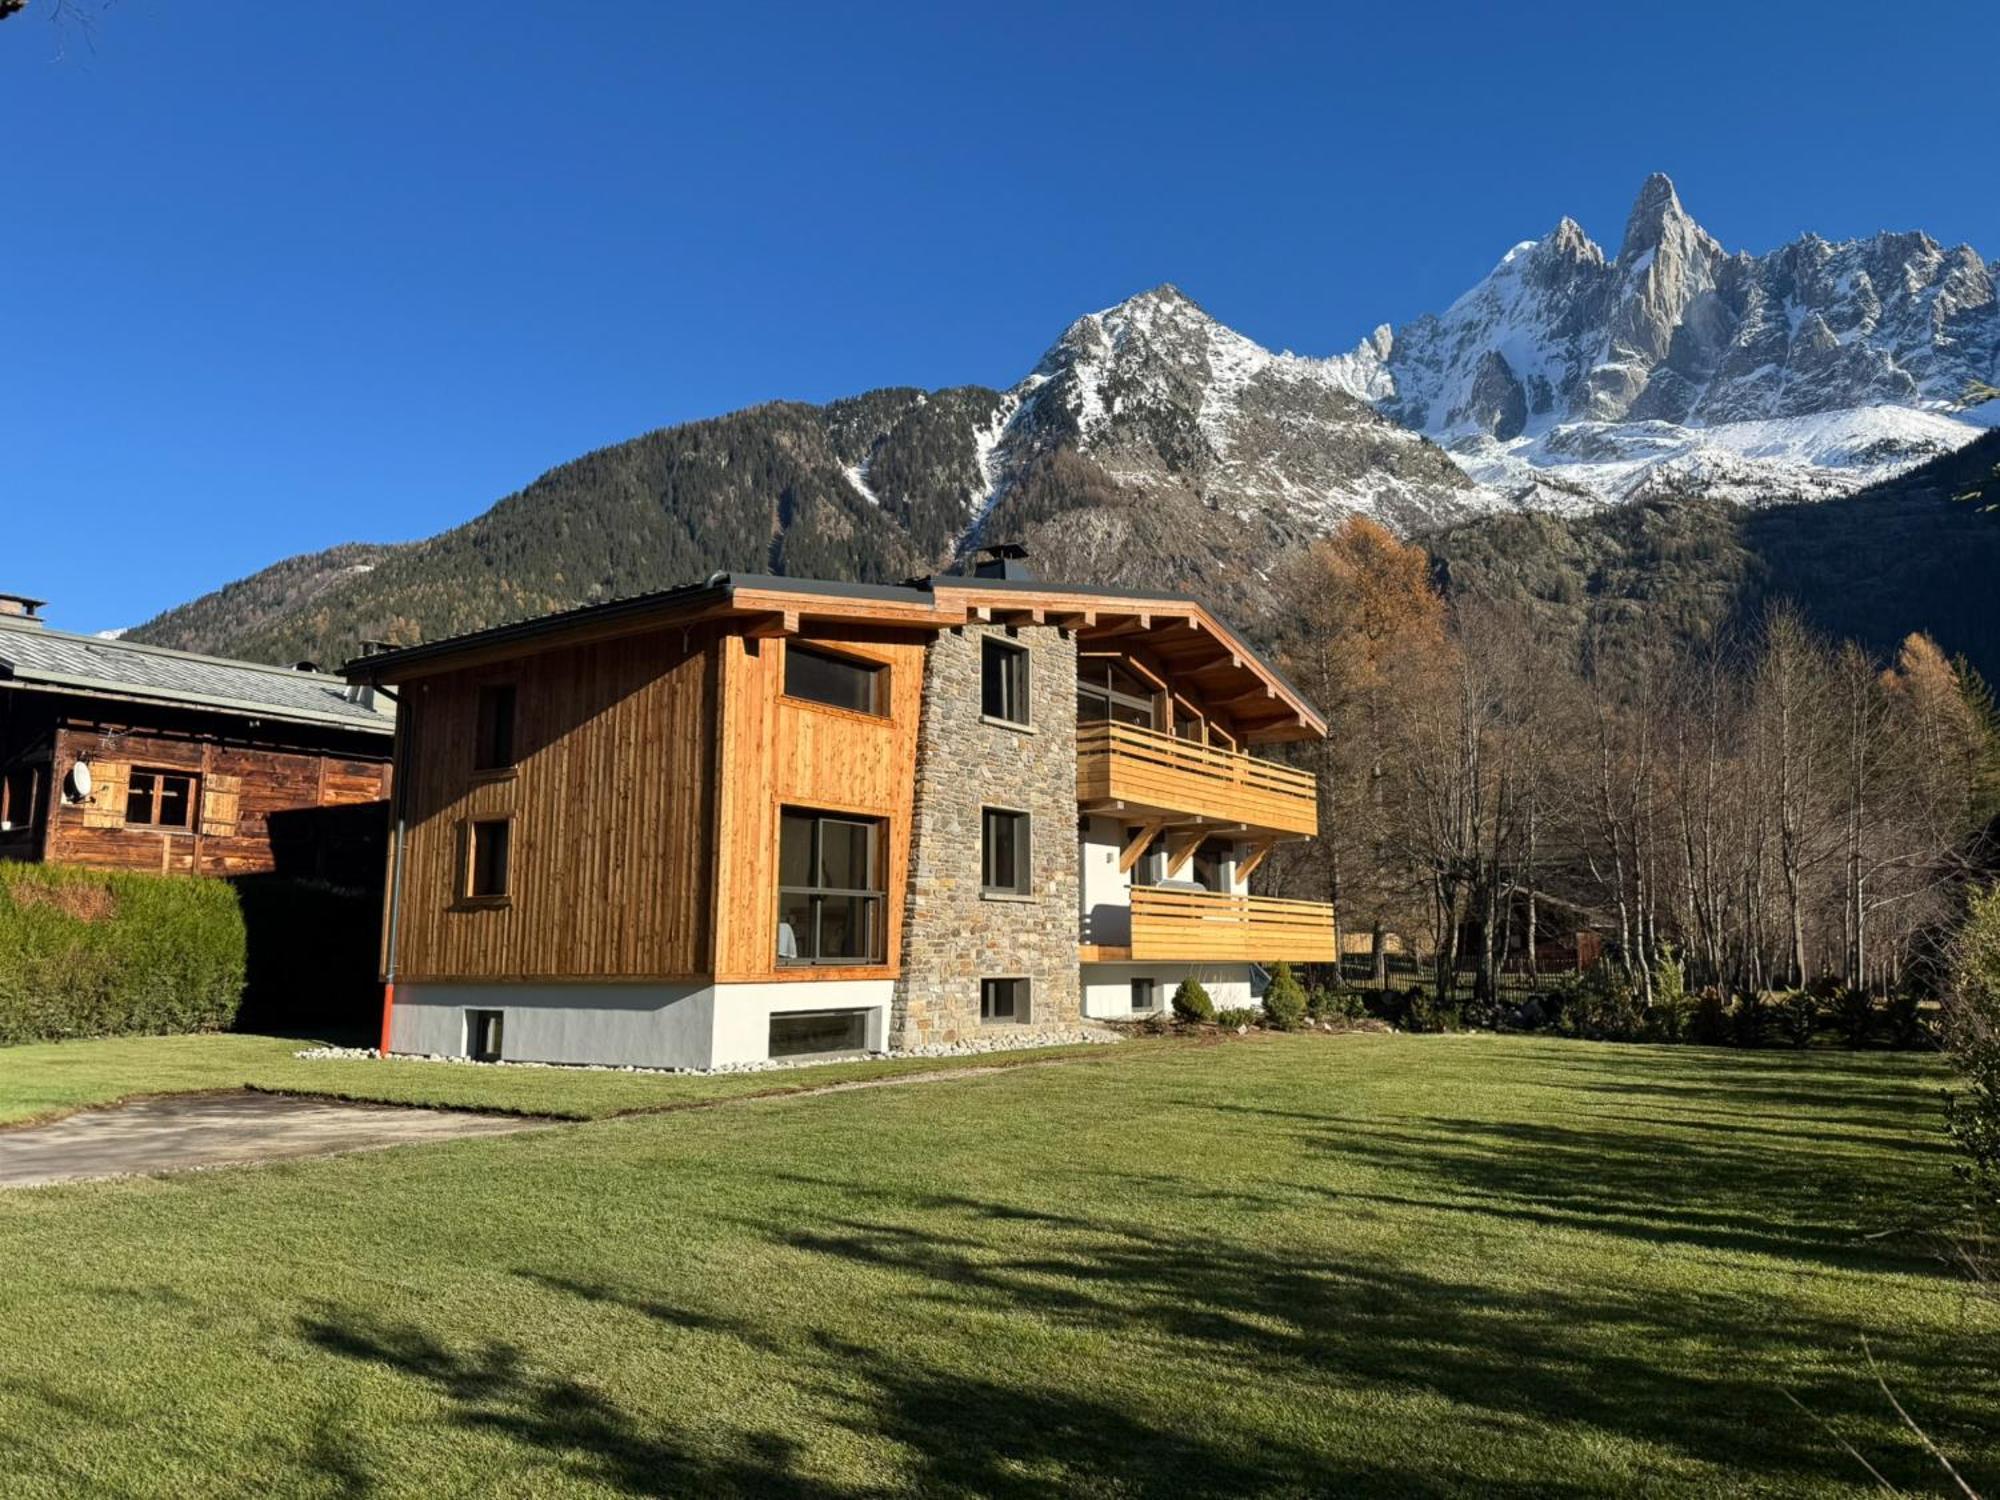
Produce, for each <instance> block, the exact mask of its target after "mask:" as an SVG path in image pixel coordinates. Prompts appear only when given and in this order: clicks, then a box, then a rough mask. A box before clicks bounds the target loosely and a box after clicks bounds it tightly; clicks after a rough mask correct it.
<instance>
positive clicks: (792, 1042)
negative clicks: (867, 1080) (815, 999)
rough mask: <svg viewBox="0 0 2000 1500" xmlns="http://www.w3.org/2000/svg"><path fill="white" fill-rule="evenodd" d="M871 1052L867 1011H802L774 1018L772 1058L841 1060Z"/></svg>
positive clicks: (772, 1024)
mask: <svg viewBox="0 0 2000 1500" xmlns="http://www.w3.org/2000/svg"><path fill="white" fill-rule="evenodd" d="M867 1050H868V1012H867V1011H865V1010H801V1011H793V1012H792V1013H791V1014H789V1015H777V1016H773V1017H771V1045H770V1055H771V1056H772V1057H774V1058H778V1057H838V1056H840V1055H841V1054H843V1053H851V1052H866V1051H867Z"/></svg>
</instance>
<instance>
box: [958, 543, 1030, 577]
mask: <svg viewBox="0 0 2000 1500" xmlns="http://www.w3.org/2000/svg"><path fill="white" fill-rule="evenodd" d="M1027 559H1028V549H1027V548H1026V547H1023V546H1022V545H1021V544H1020V543H1019V542H996V543H995V544H994V545H992V546H990V547H981V548H980V549H979V561H978V562H976V563H974V564H973V566H972V576H973V577H974V578H1003V579H1007V580H1009V581H1011V582H1014V583H1034V582H1036V581H1037V580H1036V578H1035V575H1034V573H1033V571H1032V570H1030V569H1029V567H1028V561H1027Z"/></svg>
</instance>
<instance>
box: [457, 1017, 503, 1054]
mask: <svg viewBox="0 0 2000 1500" xmlns="http://www.w3.org/2000/svg"><path fill="white" fill-rule="evenodd" d="M500 1029H501V1012H499V1011H497V1010H469V1011H467V1012H466V1013H465V1055H466V1056H467V1057H469V1058H471V1059H472V1060H473V1061H474V1062H498V1061H500Z"/></svg>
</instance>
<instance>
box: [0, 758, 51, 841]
mask: <svg viewBox="0 0 2000 1500" xmlns="http://www.w3.org/2000/svg"><path fill="white" fill-rule="evenodd" d="M41 771H42V768H41V767H40V766H9V767H8V768H7V770H6V771H5V772H0V833H20V832H23V831H24V830H26V829H30V828H33V827H34V826H35V823H36V821H37V819H38V817H39V815H40V808H39V807H38V805H37V804H39V803H40V801H41V786H42V775H41Z"/></svg>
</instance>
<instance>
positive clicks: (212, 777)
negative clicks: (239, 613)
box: [0, 595, 395, 880]
mask: <svg viewBox="0 0 2000 1500" xmlns="http://www.w3.org/2000/svg"><path fill="white" fill-rule="evenodd" d="M40 607H41V606H40V601H39V600H34V599H28V598H25V597H22V596H20V595H0V858H5V859H27V860H47V861H50V862H53V863H61V864H75V865H90V866H94V867H96V868H99V869H122V870H142V871H164V872H185V873H192V874H200V875H218V876H236V875H253V874H261V873H265V872H268V871H270V870H272V869H274V868H276V867H277V866H278V864H279V863H280V861H281V858H282V857H283V856H284V855H285V853H286V840H287V838H288V837H289V838H290V839H291V840H292V842H293V844H294V845H295V846H296V847H297V848H298V850H299V851H300V857H299V858H298V859H297V860H295V861H294V865H295V867H296V868H298V869H299V870H300V872H301V873H308V874H318V873H326V872H325V871H324V870H322V869H320V868H318V867H317V866H318V864H319V862H320V861H321V860H323V859H324V858H325V857H326V855H327V854H328V849H329V844H328V841H327V840H326V839H324V838H322V837H321V834H322V832H323V831H324V830H325V828H326V827H327V826H328V825H329V824H330V823H331V824H336V825H338V824H342V823H345V824H348V825H353V826H354V827H356V828H358V830H359V833H358V835H357V837H358V838H359V840H360V841H361V842H362V843H364V844H370V843H372V846H373V848H374V850H375V851H376V852H375V854H374V855H373V856H372V864H373V868H372V869H371V870H369V871H368V872H367V873H368V878H369V879H371V880H373V879H379V878H380V874H379V872H380V869H381V863H380V858H381V856H380V850H381V843H382V833H381V829H382V828H383V827H384V825H385V823H386V811H385V801H384V799H386V798H387V796H388V787H389V758H390V749H391V745H392V742H393V736H394V733H395V714H394V707H393V705H392V704H390V703H389V702H388V701H387V700H386V699H383V698H381V697H380V696H379V695H372V694H368V693H364V692H358V691H357V690H355V689H353V688H351V687H350V686H349V685H348V684H347V683H346V682H344V681H342V680H341V679H340V678H338V677H335V676H332V675H330V674H327V673H322V672H316V671H311V670H306V669H300V670H296V671H294V670H290V669H287V668H283V667H269V666H259V665H257V664H256V663H253V662H242V661H226V660H223V659H220V658H217V657H209V656H195V655H192V654H190V653H188V652H184V651H168V650H164V649H162V648H161V647H158V646H144V645H140V644H139V643H137V642H135V641H123V640H110V639H105V638H103V637H99V636H86V635H73V634H70V633H69V632H67V631H61V630H53V629H50V628H49V626H48V625H47V624H46V623H45V622H44V621H43V620H42V619H41V618H40V616H39V614H38V613H37V611H38V610H39V609H40ZM343 810H345V811H343Z"/></svg>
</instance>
